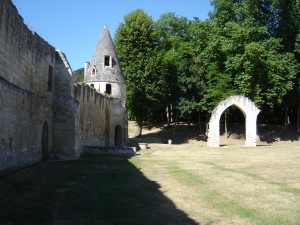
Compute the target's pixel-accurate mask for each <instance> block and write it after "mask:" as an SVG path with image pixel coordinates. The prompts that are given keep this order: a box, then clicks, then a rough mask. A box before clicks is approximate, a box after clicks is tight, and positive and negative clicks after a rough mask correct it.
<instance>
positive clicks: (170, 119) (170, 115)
mask: <svg viewBox="0 0 300 225" xmlns="http://www.w3.org/2000/svg"><path fill="white" fill-rule="evenodd" d="M167 117H168V127H169V126H170V125H171V121H172V112H171V105H170V104H168V107H167Z"/></svg>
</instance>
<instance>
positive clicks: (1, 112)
mask: <svg viewBox="0 0 300 225" xmlns="http://www.w3.org/2000/svg"><path fill="white" fill-rule="evenodd" d="M125 90H126V86H125V80H124V77H123V74H122V71H121V68H120V65H119V61H118V58H117V55H116V51H115V48H114V45H113V42H112V39H111V37H110V34H109V31H108V29H107V28H106V27H105V28H104V31H103V33H102V35H101V38H100V40H99V43H98V45H97V47H96V50H95V52H94V56H93V58H92V60H91V62H90V63H85V85H80V84H77V83H75V84H74V81H73V77H72V71H71V68H70V66H69V63H68V61H67V59H66V57H65V55H64V54H63V52H61V51H59V50H55V48H54V47H53V46H51V45H50V44H48V43H47V42H46V41H45V40H43V39H42V38H41V37H40V36H39V35H38V34H36V33H34V32H32V31H31V30H29V29H28V27H27V26H26V25H25V24H24V22H23V19H22V17H21V16H20V15H19V14H18V11H17V9H16V7H15V6H14V5H13V4H12V2H11V0H1V1H0V171H3V170H7V169H11V168H16V167H21V166H24V165H28V164H32V163H35V162H39V161H41V160H47V159H48V158H49V157H56V158H57V157H61V158H63V157H66V158H67V157H79V156H80V155H81V154H82V153H83V152H84V151H85V149H86V148H89V147H104V146H107V147H112V146H122V145H124V144H125V143H126V142H127V139H128V128H127V111H126V108H125V100H126V94H125Z"/></svg>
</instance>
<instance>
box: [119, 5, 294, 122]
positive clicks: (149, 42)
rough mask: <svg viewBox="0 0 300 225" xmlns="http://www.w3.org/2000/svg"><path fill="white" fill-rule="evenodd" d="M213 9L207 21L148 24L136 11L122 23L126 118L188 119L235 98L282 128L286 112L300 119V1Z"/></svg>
mask: <svg viewBox="0 0 300 225" xmlns="http://www.w3.org/2000/svg"><path fill="white" fill-rule="evenodd" d="M211 4H212V6H213V7H214V10H213V11H212V12H211V13H210V14H209V18H208V19H207V20H205V21H201V20H199V19H198V18H196V17H195V18H194V19H192V20H188V19H187V18H186V17H181V16H177V15H176V14H174V13H166V14H163V15H161V16H160V18H159V19H158V20H157V21H153V19H152V18H151V17H150V16H149V15H147V14H146V13H145V12H144V11H143V10H141V9H138V10H135V11H132V12H130V13H129V14H128V15H126V16H125V17H124V22H123V23H121V24H120V26H119V28H118V30H117V32H116V38H115V44H116V48H117V52H118V55H119V58H120V61H121V66H122V69H123V71H124V74H125V79H126V82H127V87H128V90H127V91H128V93H127V96H128V100H127V103H128V104H127V105H128V109H129V113H130V117H131V118H133V119H137V120H140V121H142V120H145V119H149V117H150V119H152V120H158V119H166V118H168V120H169V122H171V120H173V121H174V120H175V118H176V117H181V118H183V119H184V118H186V119H191V118H195V113H196V112H199V111H200V112H203V113H204V114H206V115H209V114H210V112H211V111H212V110H213V108H214V107H215V106H216V105H217V104H218V103H219V102H220V101H222V100H224V99H225V98H227V97H229V96H230V95H233V94H241V95H244V96H246V97H248V98H250V99H251V100H253V101H254V102H255V103H256V104H257V105H258V106H259V107H260V108H261V110H263V111H264V112H265V113H264V116H265V118H262V120H264V119H265V122H267V120H268V121H270V118H272V120H271V121H272V122H280V123H285V122H286V121H285V119H286V114H290V118H291V121H292V123H296V121H297V120H298V121H299V119H298V117H299V115H297V114H296V112H297V109H299V108H300V86H299V85H300V47H299V46H300V32H299V31H300V0H293V1H286V0H212V1H211ZM166 109H167V110H166ZM159 110H160V111H161V113H162V114H164V115H165V116H163V117H160V118H158V117H157V114H155V112H157V111H159ZM298 111H299V110H298ZM284 115H285V116H284ZM267 118H268V119H267Z"/></svg>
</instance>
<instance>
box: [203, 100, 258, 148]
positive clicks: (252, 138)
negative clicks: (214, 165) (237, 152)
mask: <svg viewBox="0 0 300 225" xmlns="http://www.w3.org/2000/svg"><path fill="white" fill-rule="evenodd" d="M232 105H234V106H236V107H237V108H238V109H240V110H241V112H242V113H243V114H244V116H245V120H246V141H245V145H246V146H249V147H254V146H256V138H257V137H256V135H257V134H256V121H257V115H258V113H259V112H260V110H259V109H258V108H257V107H256V105H255V104H254V103H253V102H252V101H251V100H250V99H248V98H246V97H244V96H241V95H235V96H231V97H229V98H227V99H226V100H225V101H222V102H221V103H220V104H219V105H218V106H217V107H216V108H215V109H214V110H213V112H212V115H211V118H210V120H209V130H208V140H207V145H208V146H209V147H219V146H220V118H221V115H222V114H223V112H224V111H225V110H226V109H227V108H229V107H230V106H232Z"/></svg>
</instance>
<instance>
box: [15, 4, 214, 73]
mask: <svg viewBox="0 0 300 225" xmlns="http://www.w3.org/2000/svg"><path fill="white" fill-rule="evenodd" d="M12 1H13V3H14V5H15V6H16V7H17V9H18V11H19V14H20V15H21V16H22V17H23V19H24V22H25V23H26V24H27V26H28V27H29V28H30V29H31V30H33V31H35V32H37V33H38V34H39V35H40V36H41V37H43V38H44V39H45V40H46V41H48V42H49V43H50V44H51V45H52V46H54V47H55V48H56V49H60V50H62V51H63V52H64V53H65V54H66V56H67V58H68V60H69V63H70V64H71V67H72V69H73V71H74V70H76V69H79V68H81V67H83V65H84V62H86V61H90V60H91V57H92V55H93V52H94V49H95V48H96V45H97V42H98V39H99V38H100V34H101V33H102V31H103V27H104V25H105V24H106V25H107V26H108V28H109V31H110V33H111V35H112V37H114V33H115V31H116V29H117V27H118V26H119V24H120V23H121V22H122V21H123V18H124V16H125V15H126V14H128V13H129V12H130V11H132V10H135V9H138V8H142V9H143V10H144V11H145V12H147V13H148V14H149V15H150V16H152V17H153V19H154V20H157V19H158V18H159V16H160V15H161V14H163V13H167V12H175V13H176V14H177V15H178V16H185V17H187V18H188V19H193V17H194V16H196V17H199V18H200V19H201V20H204V19H206V18H207V16H208V13H209V11H211V10H212V7H211V6H210V0H127V1H126V0H84V1H83V0H12Z"/></svg>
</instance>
